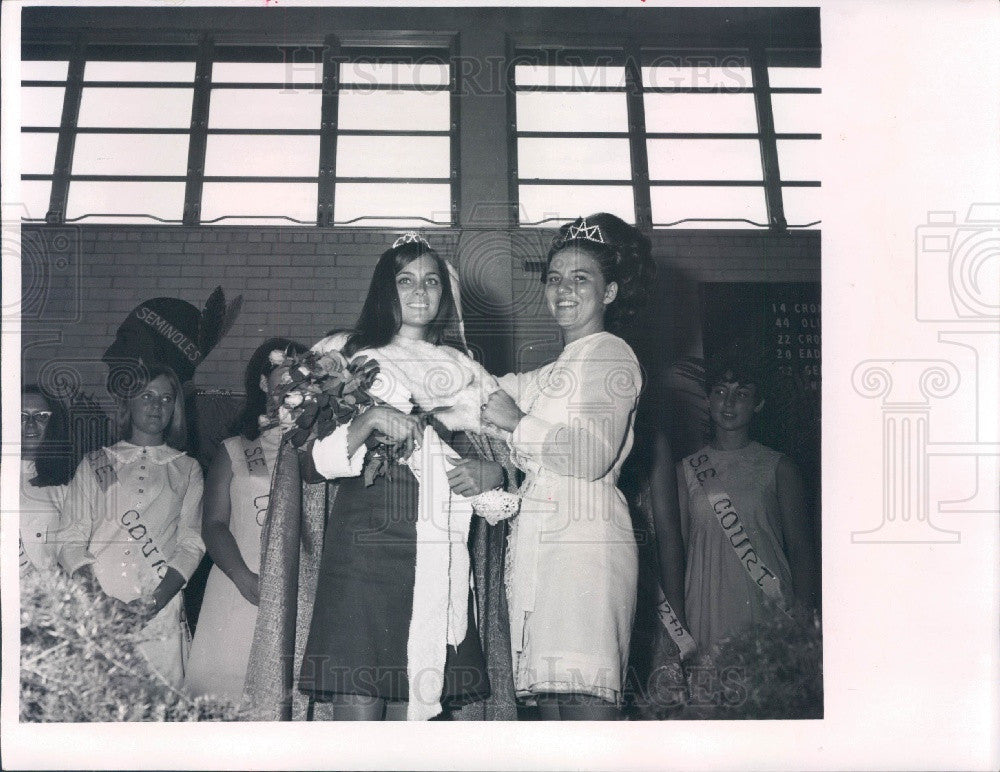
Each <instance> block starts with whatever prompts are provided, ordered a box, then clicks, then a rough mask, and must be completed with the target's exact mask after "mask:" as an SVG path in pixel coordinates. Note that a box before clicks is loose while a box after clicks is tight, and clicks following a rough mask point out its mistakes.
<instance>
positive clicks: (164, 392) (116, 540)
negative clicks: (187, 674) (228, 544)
mask: <svg viewBox="0 0 1000 772" xmlns="http://www.w3.org/2000/svg"><path fill="white" fill-rule="evenodd" d="M145 376H146V377H144V378H143V379H142V381H141V382H140V384H139V388H137V389H134V390H133V391H132V395H131V396H130V397H128V398H122V399H121V400H120V419H121V421H122V432H121V436H123V437H126V438H127V439H125V440H122V441H120V442H117V443H115V444H114V445H112V446H110V447H107V448H103V449H101V450H98V451H95V452H94V453H90V454H88V455H87V457H86V458H84V460H83V461H82V462H80V465H79V467H77V470H76V474H75V475H74V477H73V480H72V482H71V483H70V485H69V490H68V491H67V496H66V504H65V507H64V509H63V528H62V534H61V535H60V538H61V539H62V544H61V546H60V548H59V552H58V557H59V562H60V563H61V564H62V565H63V567H64V568H65V569H66V571H67V572H69V573H70V574H77V575H79V576H80V578H82V579H83V580H84V581H86V582H88V583H90V584H91V586H93V587H95V589H96V588H99V589H100V590H101V591H102V592H103V593H104V594H106V595H109V596H110V597H112V598H114V599H116V600H117V601H119V602H120V604H121V608H122V609H123V610H124V611H125V612H126V613H128V614H130V615H131V617H132V619H133V621H134V623H135V628H136V631H137V632H136V641H137V643H138V647H139V650H140V651H141V652H142V653H143V655H144V656H145V658H146V660H147V662H148V663H149V665H150V667H151V668H152V670H153V671H154V672H155V673H157V674H158V675H159V676H160V677H162V678H163V679H165V680H166V681H167V682H168V683H170V684H171V685H173V686H175V687H176V686H179V685H180V683H181V681H182V679H183V676H184V665H185V662H186V658H187V651H188V648H189V646H190V635H189V633H188V630H187V624H186V622H185V621H184V618H183V602H182V599H181V594H180V590H181V588H182V587H183V586H184V584H185V583H186V582H187V580H188V579H189V578H190V577H191V574H192V573H193V572H194V570H195V569H196V568H197V567H198V563H199V561H200V560H201V558H202V555H203V554H204V552H205V546H204V544H203V543H202V540H201V496H202V474H201V467H199V466H198V463H197V462H196V461H195V460H194V459H193V458H191V457H190V456H188V455H186V454H185V452H184V450H185V447H186V440H187V428H186V422H185V416H184V403H183V398H182V395H181V385H180V382H179V381H178V379H177V376H176V375H175V374H174V371H173V370H171V369H170V368H168V367H164V366H152V367H149V368H147V370H146V373H145Z"/></svg>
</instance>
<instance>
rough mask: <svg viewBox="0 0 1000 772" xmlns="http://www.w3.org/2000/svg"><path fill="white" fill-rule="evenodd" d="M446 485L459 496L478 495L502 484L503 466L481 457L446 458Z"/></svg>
mask: <svg viewBox="0 0 1000 772" xmlns="http://www.w3.org/2000/svg"><path fill="white" fill-rule="evenodd" d="M447 460H448V461H449V463H452V464H454V466H453V467H452V468H451V469H449V470H448V485H449V486H450V487H451V489H452V491H454V492H455V493H457V494H458V495H459V496H466V497H468V496H478V495H479V494H480V493H482V492H483V491H489V490H493V489H494V488H496V487H498V486H500V485H503V467H502V466H500V464H498V463H496V462H495V461H486V460H485V459H481V458H468V459H461V458H448V459H447Z"/></svg>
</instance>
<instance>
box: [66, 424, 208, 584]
mask: <svg viewBox="0 0 1000 772" xmlns="http://www.w3.org/2000/svg"><path fill="white" fill-rule="evenodd" d="M103 455H104V458H103V459H102V458H101V451H98V452H97V453H95V454H90V456H89V457H88V458H85V459H84V460H83V461H82V462H81V463H80V466H79V467H77V470H76V474H75V475H74V476H73V480H72V481H71V482H70V484H69V490H68V491H67V495H66V504H65V507H64V510H63V517H62V531H61V533H60V539H61V540H62V542H63V543H62V545H61V546H60V548H59V551H58V557H59V562H60V563H61V564H62V565H63V567H64V568H65V569H66V570H67V571H68V572H69V573H73V572H74V571H76V570H77V569H78V568H80V566H83V565H85V564H88V563H90V564H93V566H94V574H95V576H96V577H97V579H98V581H100V583H101V587H102V588H103V590H104V591H105V592H106V593H107V594H108V595H111V596H113V597H116V598H118V599H119V600H122V601H126V602H128V601H131V600H135V599H136V598H138V597H141V596H143V595H148V594H149V593H150V592H152V591H153V590H154V589H155V588H156V587H157V585H158V584H159V582H160V580H161V579H162V578H163V576H164V575H165V574H166V572H167V569H168V568H173V569H176V570H177V572H178V573H180V575H181V576H182V577H184V580H185V581H187V580H188V579H190V578H191V575H192V574H193V573H194V571H195V569H196V568H197V567H198V563H199V562H200V561H201V558H202V556H203V555H204V554H205V545H204V543H203V542H202V540H201V498H202V490H203V480H202V473H201V467H199V466H198V462H197V461H195V460H194V459H193V458H191V457H190V456H188V455H186V454H185V453H183V452H182V451H179V450H175V449H174V448H171V447H170V446H168V445H156V446H151V447H141V446H138V445H133V444H132V443H129V442H119V443H117V444H115V445H112V446H111V447H109V448H105V449H104V454H103ZM91 459H100V460H98V461H97V462H96V466H97V468H96V469H95V463H94V462H93V461H92V460H91Z"/></svg>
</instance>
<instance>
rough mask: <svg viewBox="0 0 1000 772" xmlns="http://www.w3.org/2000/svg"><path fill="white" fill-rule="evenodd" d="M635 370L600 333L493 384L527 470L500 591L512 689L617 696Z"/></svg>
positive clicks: (631, 571) (624, 653)
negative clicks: (622, 483)
mask: <svg viewBox="0 0 1000 772" xmlns="http://www.w3.org/2000/svg"><path fill="white" fill-rule="evenodd" d="M641 383H642V376H641V373H640V370H639V364H638V362H637V361H636V358H635V354H634V353H633V352H632V349H631V348H630V347H629V346H628V344H627V343H625V341H623V340H622V339H621V338H618V337H616V336H614V335H612V334H611V333H607V332H599V333H595V334H593V335H589V336H587V337H585V338H581V339H579V340H576V341H574V342H572V343H570V344H568V345H567V346H566V347H565V348H564V349H563V352H562V354H560V356H559V358H558V359H557V360H556V361H555V362H552V363H551V364H548V365H546V366H544V367H541V368H539V369H538V370H534V371H532V372H530V373H525V374H511V375H507V376H504V377H503V378H501V379H500V386H501V388H503V389H504V391H506V392H507V393H509V394H510V395H511V396H512V397H514V399H515V401H516V402H517V404H518V407H520V409H521V410H522V411H524V412H525V413H526V415H525V416H524V417H523V418H522V419H521V421H520V422H519V423H518V425H517V426H516V427H515V428H514V431H513V432H512V435H511V438H510V444H511V449H512V455H513V458H514V462H515V463H516V464H517V465H518V466H519V467H520V468H521V469H522V470H523V471H524V472H525V473H526V477H525V480H524V483H523V485H522V486H521V497H522V502H521V511H520V514H519V515H517V516H516V517H515V519H514V520H513V521H512V527H513V531H512V533H511V537H510V549H509V552H508V597H509V606H510V620H511V649H512V657H513V661H514V683H515V687H516V689H517V694H518V696H519V697H524V698H530V697H531V695H534V694H539V693H544V692H562V693H582V694H592V695H595V696H598V697H600V698H602V699H604V700H607V701H609V702H614V703H618V702H620V700H621V694H622V683H623V679H624V671H625V667H626V665H627V660H628V651H629V640H630V636H631V629H632V618H633V614H634V612H635V598H636V581H637V573H638V557H637V548H636V543H635V537H634V533H633V529H632V523H631V519H630V516H629V510H628V506H627V504H626V502H625V497H624V495H623V494H622V492H621V491H620V490H618V488H617V487H616V483H617V481H618V475H619V472H620V471H621V466H622V463H623V462H624V460H625V458H626V457H627V456H628V453H629V450H630V449H631V447H632V436H633V434H632V427H633V421H634V417H635V408H636V403H637V401H638V396H639V390H640V387H641Z"/></svg>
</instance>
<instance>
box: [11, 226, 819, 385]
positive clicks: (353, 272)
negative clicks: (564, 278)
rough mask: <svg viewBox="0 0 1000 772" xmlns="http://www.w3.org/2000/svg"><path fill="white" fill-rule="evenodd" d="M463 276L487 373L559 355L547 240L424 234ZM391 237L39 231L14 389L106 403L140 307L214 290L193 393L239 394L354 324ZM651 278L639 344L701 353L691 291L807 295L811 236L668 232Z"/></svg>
mask: <svg viewBox="0 0 1000 772" xmlns="http://www.w3.org/2000/svg"><path fill="white" fill-rule="evenodd" d="M429 236H430V240H431V242H432V244H433V245H434V246H435V247H437V248H438V249H439V250H440V251H441V252H442V253H443V254H445V255H446V256H447V257H449V258H451V259H452V260H454V261H455V262H456V263H458V264H459V266H460V269H461V271H462V273H463V283H464V284H465V288H464V290H463V291H464V293H465V295H466V306H467V311H468V313H467V316H468V318H467V328H468V331H469V337H470V340H471V342H472V344H473V346H474V348H476V349H477V350H478V351H479V352H480V354H481V355H483V357H484V359H485V360H486V363H487V366H488V367H490V368H491V369H509V368H510V367H511V366H512V365H515V364H516V365H517V366H518V368H519V369H530V368H531V367H535V366H537V365H539V364H541V363H542V362H544V361H547V360H548V359H550V358H551V357H552V356H553V355H554V354H555V353H556V352H557V350H558V336H557V331H556V328H555V326H554V324H553V323H552V322H551V320H550V319H549V317H548V314H547V312H546V311H545V309H544V306H543V304H542V293H541V289H542V288H541V283H540V282H539V274H538V269H537V267H532V266H530V265H526V264H525V263H526V258H527V259H529V260H530V259H536V258H538V257H539V256H541V255H543V254H544V250H545V245H546V244H547V241H548V234H547V233H541V232H531V231H502V230H498V231H492V232H485V233H484V232H480V231H477V232H468V231H467V232H461V231H457V230H446V231H439V232H433V233H430V234H429ZM395 238H396V234H395V233H387V232H379V231H370V230H350V229H336V230H331V229H318V228H280V227H259V226H255V227H237V226H227V227H191V228H187V227H177V226H169V227H168V226H164V227H159V226H128V225H87V226H76V227H74V226H43V225H30V226H25V227H24V228H23V229H22V252H23V265H24V270H23V273H22V284H23V290H24V295H25V303H24V317H25V319H24V324H23V326H22V330H23V332H22V350H23V379H24V382H25V383H30V382H45V383H53V382H55V381H58V380H62V381H64V382H65V381H67V380H68V379H72V380H73V381H74V382H77V383H79V384H80V385H81V386H82V387H83V388H84V389H86V390H87V391H90V392H92V393H96V394H98V395H100V396H102V397H103V396H104V387H103V384H104V377H105V368H104V366H103V365H102V364H101V363H100V361H99V360H100V356H101V354H102V353H103V351H104V349H105V348H106V347H107V345H108V344H109V343H110V342H111V340H112V339H113V337H114V334H115V331H116V329H117V327H118V325H119V324H120V323H121V321H122V320H123V319H124V318H125V316H126V315H127V314H128V313H129V311H131V310H132V309H133V308H134V307H135V306H136V305H138V304H139V303H140V302H141V301H142V300H145V299H148V298H151V297H157V296H161V295H165V296H172V297H179V298H182V299H184V300H187V301H189V302H191V303H193V304H195V305H196V306H198V307H199V308H200V307H201V306H202V304H204V302H205V300H206V298H207V297H208V295H209V293H210V292H211V291H212V289H213V288H214V287H215V286H217V285H221V286H222V287H223V289H224V290H225V292H226V295H227V298H230V299H231V298H232V297H234V296H236V295H237V294H242V295H243V297H244V304H243V311H242V313H241V315H240V317H239V319H238V320H237V321H236V324H235V326H234V327H233V329H232V331H231V332H230V334H229V335H228V336H227V337H226V338H225V339H224V340H223V341H222V342H221V343H220V344H219V345H218V346H217V347H216V349H215V350H214V351H212V352H211V354H210V355H209V356H208V357H207V358H206V359H205V361H204V362H203V363H202V364H201V365H200V366H199V368H198V372H197V374H196V376H195V382H196V384H197V385H199V386H201V387H204V388H218V389H235V390H238V389H240V388H241V380H242V370H243V366H244V364H245V362H246V361H247V359H248V358H249V356H250V354H251V353H252V352H253V350H254V349H255V348H256V347H257V345H259V343H260V342H261V341H262V340H264V339H265V338H267V337H270V336H272V335H284V336H287V337H290V338H293V339H295V340H299V341H301V342H303V343H306V344H311V343H313V342H314V341H316V340H317V339H318V338H320V337H321V336H322V335H323V334H324V333H325V332H326V331H327V330H329V329H330V328H333V327H344V326H348V325H350V324H352V323H353V321H354V320H355V318H356V317H357V315H358V312H359V311H360V309H361V304H362V302H363V300H364V296H365V291H366V289H367V287H368V280H369V278H370V276H371V271H372V268H373V266H374V264H375V261H376V260H377V259H378V256H379V254H381V252H382V251H383V250H384V249H386V247H387V246H388V245H389V244H391V242H392V241H393V240H394V239H395ZM654 252H655V254H656V258H657V262H658V265H659V267H660V279H659V282H660V287H659V288H658V292H657V295H656V298H657V313H656V314H655V315H654V316H652V317H651V319H650V320H649V322H648V324H649V327H648V332H649V334H650V335H651V336H654V337H655V338H656V339H657V340H658V341H660V342H662V347H661V350H662V351H663V352H664V355H667V354H666V352H670V354H669V355H670V356H680V355H684V354H698V353H700V350H701V340H700V326H701V318H702V314H703V310H702V308H701V305H700V299H699V293H698V285H699V282H706V281H708V282H710V281H818V280H819V234H818V233H815V232H803V233H791V234H788V235H783V236H772V235H771V234H768V233H757V232H747V233H741V232H737V231H717V232H708V231H671V232H657V233H655V234H654Z"/></svg>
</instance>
